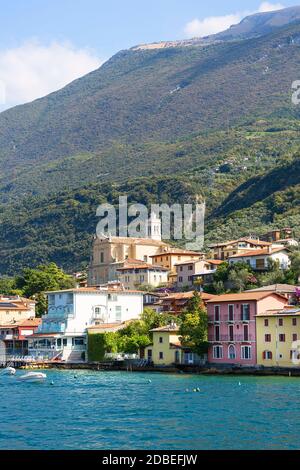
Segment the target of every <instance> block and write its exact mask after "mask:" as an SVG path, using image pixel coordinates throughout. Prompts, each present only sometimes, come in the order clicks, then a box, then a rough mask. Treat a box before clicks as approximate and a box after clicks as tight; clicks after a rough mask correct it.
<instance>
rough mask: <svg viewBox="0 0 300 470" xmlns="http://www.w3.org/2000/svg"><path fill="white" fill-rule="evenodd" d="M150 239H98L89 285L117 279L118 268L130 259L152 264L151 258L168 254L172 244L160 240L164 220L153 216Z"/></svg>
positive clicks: (91, 263)
mask: <svg viewBox="0 0 300 470" xmlns="http://www.w3.org/2000/svg"><path fill="white" fill-rule="evenodd" d="M147 232H148V237H147V238H129V237H111V236H109V235H102V236H101V237H95V239H94V242H93V248H92V256H91V260H90V265H89V268H88V285H89V286H98V285H101V284H106V283H108V282H113V281H116V280H117V279H118V271H117V270H118V269H120V268H122V267H123V266H124V264H125V263H126V261H127V260H129V259H134V260H140V261H145V262H147V263H152V258H151V257H152V256H154V255H156V254H158V253H161V252H162V251H168V250H169V249H170V245H168V244H167V243H164V242H163V241H162V239H161V220H160V219H159V217H157V216H156V215H155V214H153V213H152V214H151V217H150V219H149V221H148V231H147Z"/></svg>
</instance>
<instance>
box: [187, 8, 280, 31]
mask: <svg viewBox="0 0 300 470" xmlns="http://www.w3.org/2000/svg"><path fill="white" fill-rule="evenodd" d="M282 8H284V6H283V5H281V3H269V2H263V3H261V5H260V6H259V8H258V10H256V11H240V12H237V13H232V14H230V15H225V16H209V17H207V18H204V19H202V20H200V19H198V18H195V19H193V20H192V21H190V22H189V23H187V24H186V26H185V28H184V32H185V35H186V37H188V38H191V37H204V36H209V35H210V34H216V33H220V32H221V31H225V29H228V28H230V26H232V25H234V24H238V23H239V22H240V21H242V19H243V18H245V16H248V15H253V14H254V13H264V12H267V11H275V10H281V9H282Z"/></svg>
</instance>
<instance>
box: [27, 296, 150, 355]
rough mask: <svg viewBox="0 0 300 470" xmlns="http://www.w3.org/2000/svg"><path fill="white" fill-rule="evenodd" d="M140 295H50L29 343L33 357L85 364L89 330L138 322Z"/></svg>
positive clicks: (140, 310)
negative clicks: (36, 329) (103, 325)
mask: <svg viewBox="0 0 300 470" xmlns="http://www.w3.org/2000/svg"><path fill="white" fill-rule="evenodd" d="M142 312H143V293H142V292H138V291H124V290H116V289H114V290H108V289H106V290H105V289H97V288H79V289H70V290H65V291H58V292H48V313H47V315H45V316H44V317H43V318H42V324H41V325H40V327H39V329H38V331H37V333H36V334H35V335H33V336H32V338H31V340H30V345H29V349H30V354H31V355H36V356H37V357H38V356H43V357H48V358H49V359H54V358H56V359H62V360H64V361H69V362H72V361H73V362H78V361H80V360H84V355H85V354H84V353H85V352H86V330H87V327H90V326H96V325H100V324H105V323H110V324H111V323H122V322H125V321H128V320H132V319H137V318H139V316H140V315H141V313H142Z"/></svg>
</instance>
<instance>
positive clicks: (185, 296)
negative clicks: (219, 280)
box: [163, 291, 214, 300]
mask: <svg viewBox="0 0 300 470" xmlns="http://www.w3.org/2000/svg"><path fill="white" fill-rule="evenodd" d="M194 293H195V291H191V292H177V293H176V294H169V295H168V296H166V297H164V298H163V300H184V299H186V300H188V299H191V298H192V297H193V296H194ZM200 297H201V299H202V300H209V299H211V298H212V297H214V296H213V295H211V294H207V293H206V292H202V293H200Z"/></svg>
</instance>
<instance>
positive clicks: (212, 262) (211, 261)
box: [206, 259, 224, 266]
mask: <svg viewBox="0 0 300 470" xmlns="http://www.w3.org/2000/svg"><path fill="white" fill-rule="evenodd" d="M206 262H207V263H209V264H216V265H217V266H218V265H220V264H222V263H224V260H223V261H222V260H220V259H207V260H206Z"/></svg>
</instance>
